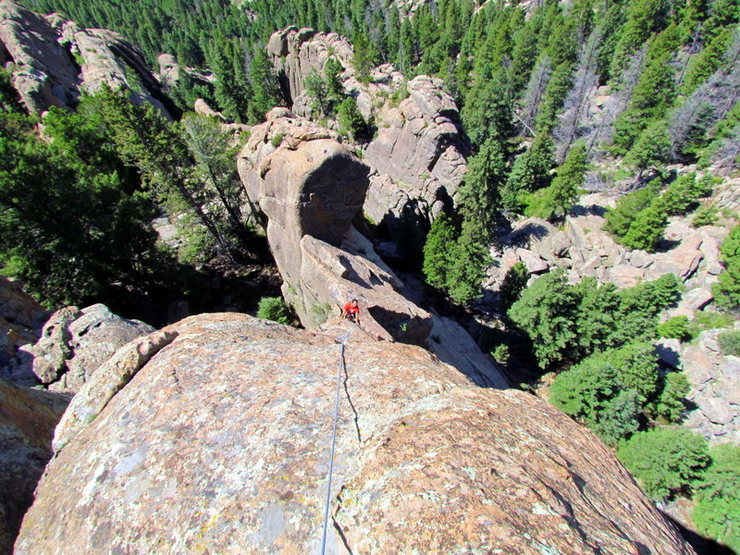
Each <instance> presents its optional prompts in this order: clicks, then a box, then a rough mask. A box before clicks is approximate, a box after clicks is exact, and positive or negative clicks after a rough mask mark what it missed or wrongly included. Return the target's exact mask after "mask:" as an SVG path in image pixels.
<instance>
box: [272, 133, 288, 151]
mask: <svg viewBox="0 0 740 555" xmlns="http://www.w3.org/2000/svg"><path fill="white" fill-rule="evenodd" d="M284 137H285V133H275V134H274V135H273V136H272V139H270V144H271V145H272V146H274V147H275V148H277V147H279V146H280V145H281V144H283V138H284Z"/></svg>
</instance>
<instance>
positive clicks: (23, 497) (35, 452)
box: [0, 379, 69, 553]
mask: <svg viewBox="0 0 740 555" xmlns="http://www.w3.org/2000/svg"><path fill="white" fill-rule="evenodd" d="M68 402H69V399H68V398H67V397H65V396H63V395H59V394H56V393H48V392H45V391H36V390H33V389H27V388H25V387H19V386H17V385H14V384H12V383H9V382H7V381H5V380H3V379H0V469H2V471H0V553H11V552H12V548H13V541H14V540H15V537H16V535H17V534H18V530H19V529H20V526H21V520H22V518H23V514H24V513H25V512H26V511H27V510H28V507H30V506H31V503H32V502H33V491H34V489H36V485H37V483H38V481H39V478H41V473H42V472H43V470H44V466H45V465H46V463H47V461H48V460H49V459H50V458H51V455H52V451H51V438H52V435H53V433H54V426H56V424H57V422H58V421H59V418H60V417H61V416H62V413H63V412H64V409H65V407H66V406H67V403H68Z"/></svg>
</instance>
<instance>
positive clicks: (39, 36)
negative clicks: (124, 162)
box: [0, 0, 174, 115]
mask: <svg viewBox="0 0 740 555" xmlns="http://www.w3.org/2000/svg"><path fill="white" fill-rule="evenodd" d="M0 44H2V49H3V50H4V52H5V53H6V54H5V56H3V57H4V58H6V59H5V61H4V63H7V62H13V64H14V66H13V85H14V87H15V88H16V89H17V90H18V92H19V94H20V95H21V98H22V100H23V102H24V104H25V105H26V108H27V109H28V110H29V111H30V112H36V113H41V112H44V111H45V110H48V109H49V107H50V106H59V107H61V108H70V107H73V106H75V105H76V104H77V102H78V101H79V97H80V95H81V94H82V93H83V92H91V93H92V92H95V91H98V90H99V89H100V88H101V87H102V86H103V84H106V85H108V86H110V87H111V88H113V89H118V88H121V87H123V88H126V89H129V90H130V91H131V97H132V100H134V101H135V102H137V103H140V102H145V101H146V102H150V103H151V104H153V105H154V106H156V107H157V108H159V109H160V110H161V111H162V112H163V113H165V115H170V111H172V110H173V109H174V105H172V103H171V102H170V101H169V100H168V99H167V98H166V97H165V96H164V95H163V94H162V91H161V87H160V84H159V82H158V81H157V80H156V79H155V78H154V76H153V75H152V74H151V72H150V71H149V69H148V68H147V67H146V63H145V62H144V59H143V57H142V56H141V54H140V53H139V52H138V51H137V50H136V49H135V48H134V47H133V46H132V45H131V44H130V43H128V42H127V41H125V40H124V39H123V37H121V35H119V34H118V33H114V32H112V31H108V30H105V29H83V28H81V27H79V26H78V25H77V24H76V23H74V22H71V21H66V20H64V19H63V18H62V17H61V16H59V15H58V14H52V15H50V16H47V17H44V16H41V15H38V14H36V13H34V12H31V11H30V10H27V9H25V8H23V7H21V6H19V5H17V4H15V3H13V2H11V1H10V0H0Z"/></svg>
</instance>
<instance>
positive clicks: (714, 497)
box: [692, 443, 740, 551]
mask: <svg viewBox="0 0 740 555" xmlns="http://www.w3.org/2000/svg"><path fill="white" fill-rule="evenodd" d="M709 454H710V456H711V458H712V464H711V465H710V466H709V468H708V469H707V471H706V472H705V473H704V475H703V476H702V479H701V481H700V482H699V483H698V484H697V485H696V490H697V493H696V501H697V503H696V507H695V508H694V512H693V514H692V519H693V521H694V524H696V526H697V528H698V529H699V531H700V532H701V533H702V534H704V535H705V536H708V537H710V538H713V539H715V540H716V541H718V542H720V543H723V544H725V545H727V546H728V547H730V548H731V549H733V550H735V551H740V532H738V526H739V525H740V447H738V446H737V445H732V444H728V443H725V444H722V445H717V446H716V447H713V448H712V449H711V450H710V451H709Z"/></svg>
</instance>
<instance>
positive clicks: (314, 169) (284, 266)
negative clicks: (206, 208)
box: [238, 108, 507, 387]
mask: <svg viewBox="0 0 740 555" xmlns="http://www.w3.org/2000/svg"><path fill="white" fill-rule="evenodd" d="M238 166H239V175H240V176H241V179H242V182H243V183H244V185H245V188H246V190H247V194H248V196H249V198H250V199H251V202H252V204H253V205H255V206H256V207H258V209H259V210H260V211H261V213H262V214H263V217H264V219H265V220H266V223H265V228H266V231H267V239H268V241H269V243H270V248H271V250H272V252H273V255H274V257H275V262H276V263H277V267H278V270H279V271H280V274H281V276H282V278H283V281H284V283H283V288H282V291H283V296H284V297H285V299H286V301H288V303H290V304H291V305H292V306H293V307H294V309H295V310H296V312H297V313H298V316H299V318H300V320H301V323H303V325H304V326H306V327H311V326H315V325H318V324H321V323H323V322H325V321H326V320H327V319H330V318H332V317H335V316H337V315H338V314H339V307H340V306H342V305H343V304H344V303H345V302H347V301H348V300H350V299H353V298H356V299H358V301H359V303H360V307H361V310H362V327H363V329H364V330H365V331H366V332H367V333H369V334H371V335H372V336H374V337H378V338H382V339H385V340H391V341H402V342H406V343H414V344H418V345H428V346H429V348H430V349H432V350H433V351H434V352H436V353H437V354H438V355H439V356H440V357H444V358H443V360H445V362H448V363H450V364H454V365H455V366H456V367H458V368H459V369H460V370H461V371H463V372H464V373H465V374H466V375H468V376H470V377H471V379H474V380H476V381H477V382H478V383H480V384H481V385H487V386H495V387H506V386H507V381H506V379H505V378H504V377H503V375H502V374H501V371H500V370H499V369H498V368H497V367H496V366H495V365H494V363H493V361H491V360H490V359H488V357H485V356H484V355H482V353H481V352H480V349H478V347H477V346H476V345H475V343H474V342H473V341H472V339H470V337H469V336H468V335H467V334H466V333H465V332H464V331H463V330H462V329H460V328H459V326H457V324H454V323H452V322H447V323H446V324H444V325H443V324H442V322H441V321H437V318H438V317H436V316H435V315H433V314H431V313H429V312H428V311H426V310H424V309H422V308H420V307H419V306H417V305H416V304H414V303H413V302H411V301H409V300H408V299H406V297H405V296H404V295H403V294H402V288H403V283H402V282H401V281H400V280H399V279H398V277H397V276H395V275H394V274H393V272H392V271H391V270H390V268H388V267H387V266H386V265H385V264H384V263H383V261H382V260H381V259H380V257H379V256H378V255H377V254H376V253H375V250H374V248H373V245H372V243H371V242H370V241H368V240H367V239H366V238H365V237H364V236H363V235H361V234H360V233H359V232H358V231H357V230H356V229H355V228H354V227H352V219H353V218H354V217H355V216H356V215H357V213H358V212H359V210H360V208H361V207H362V204H363V201H364V198H365V192H366V190H367V187H368V177H367V176H368V172H369V169H368V168H367V166H365V165H364V164H363V163H362V162H361V161H360V160H359V159H358V158H357V157H356V156H355V155H354V154H353V153H352V152H351V151H350V150H349V149H348V148H347V147H346V146H344V145H343V144H341V143H339V142H338V141H337V140H336V134H335V133H334V132H332V131H330V130H328V129H325V128H322V127H320V126H318V125H317V124H315V123H312V122H310V121H309V120H306V119H303V118H299V117H296V116H293V115H292V114H290V112H288V111H287V110H286V109H281V108H277V109H274V110H273V111H271V112H270V113H269V114H268V115H267V121H266V122H265V123H264V124H262V125H259V126H256V127H255V128H253V129H252V133H251V135H250V138H249V140H248V142H247V144H246V145H245V147H244V149H243V150H242V152H241V153H240V156H239V162H238ZM435 322H436V323H435ZM434 327H436V328H437V329H441V330H443V331H444V330H447V331H448V332H449V333H440V334H436V333H435V334H434V336H435V337H436V340H435V341H429V337H430V333H431V332H432V328H434ZM450 330H453V331H452V332H451V331H450ZM460 337H465V338H467V341H464V340H463V341H461V340H460Z"/></svg>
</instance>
